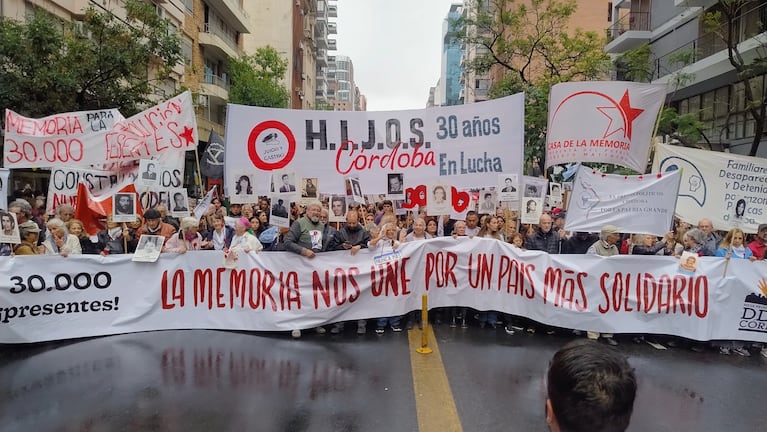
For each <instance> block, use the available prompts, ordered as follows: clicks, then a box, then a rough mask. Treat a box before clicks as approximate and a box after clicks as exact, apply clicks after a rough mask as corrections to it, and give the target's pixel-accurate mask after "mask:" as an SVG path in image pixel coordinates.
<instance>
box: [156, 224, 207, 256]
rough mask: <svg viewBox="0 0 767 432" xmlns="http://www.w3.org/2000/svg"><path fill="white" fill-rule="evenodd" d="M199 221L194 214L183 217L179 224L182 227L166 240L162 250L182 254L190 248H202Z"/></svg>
mask: <svg viewBox="0 0 767 432" xmlns="http://www.w3.org/2000/svg"><path fill="white" fill-rule="evenodd" d="M198 222H199V221H198V220H197V218H196V217H194V216H186V217H184V218H182V219H181V223H180V226H179V227H180V228H181V229H180V230H179V231H178V233H176V234H174V235H173V236H171V238H170V239H168V241H167V242H165V246H163V250H162V251H163V252H169V253H179V254H182V253H185V252H186V251H189V250H200V249H201V248H202V236H201V235H200V233H199V232H198V231H199V224H198Z"/></svg>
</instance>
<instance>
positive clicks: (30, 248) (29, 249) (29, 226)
mask: <svg viewBox="0 0 767 432" xmlns="http://www.w3.org/2000/svg"><path fill="white" fill-rule="evenodd" d="M39 235H40V227H38V226H37V224H36V223H34V222H32V221H26V222H24V223H21V224H19V236H20V237H21V243H19V244H18V245H16V247H15V248H14V249H13V253H14V254H15V255H40V254H41V253H42V250H41V246H38V245H37V238H38V236H39Z"/></svg>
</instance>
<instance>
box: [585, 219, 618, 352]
mask: <svg viewBox="0 0 767 432" xmlns="http://www.w3.org/2000/svg"><path fill="white" fill-rule="evenodd" d="M620 238H621V235H620V231H618V227H616V226H615V225H605V226H603V227H602V230H601V231H600V232H599V240H597V241H596V242H595V243H594V244H593V245H591V247H590V248H589V250H587V251H586V254H587V255H599V256H603V257H609V256H614V255H618V254H619V253H620V251H619V250H618V246H616V243H618V240H620ZM586 335H587V336H588V338H589V339H599V336H600V335H599V332H591V331H590V332H586ZM602 337H603V338H605V341H606V342H607V343H608V344H610V345H613V346H615V345H618V341H616V340H615V339H613V335H612V333H602Z"/></svg>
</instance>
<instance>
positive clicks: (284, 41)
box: [220, 0, 320, 109]
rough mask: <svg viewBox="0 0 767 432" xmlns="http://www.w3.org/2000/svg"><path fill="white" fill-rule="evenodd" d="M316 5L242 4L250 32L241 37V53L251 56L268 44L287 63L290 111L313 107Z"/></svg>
mask: <svg viewBox="0 0 767 432" xmlns="http://www.w3.org/2000/svg"><path fill="white" fill-rule="evenodd" d="M220 1H225V2H230V1H237V0H220ZM239 1H245V0H239ZM318 3H319V1H318V0H291V1H287V0H260V1H258V2H255V1H245V3H243V4H244V5H246V7H247V9H248V14H249V16H250V19H249V23H250V26H251V30H252V31H251V32H249V33H248V34H245V35H244V37H243V41H242V48H243V52H245V53H246V54H253V53H254V52H256V50H257V49H258V48H259V47H263V46H267V45H268V46H271V47H273V48H274V49H276V50H277V52H278V53H280V54H281V55H282V56H283V58H284V59H285V60H287V62H288V70H287V74H286V76H285V80H284V85H285V87H286V88H287V89H288V90H289V91H290V103H289V105H288V106H289V107H290V108H294V109H312V108H313V107H314V105H315V98H314V95H315V88H316V83H315V76H314V71H315V61H316V60H315V59H316V51H315V49H316V46H319V44H320V41H319V39H317V38H316V37H315V32H316V31H317V29H316V27H317V21H318V17H319V15H320V12H319V11H318V10H317V4H318Z"/></svg>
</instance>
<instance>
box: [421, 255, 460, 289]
mask: <svg viewBox="0 0 767 432" xmlns="http://www.w3.org/2000/svg"><path fill="white" fill-rule="evenodd" d="M457 262H458V254H456V253H455V252H444V251H440V252H437V253H431V252H430V253H427V254H426V271H425V272H424V276H425V282H426V291H429V288H430V287H431V282H432V276H433V277H434V281H435V282H436V285H437V288H443V287H446V286H447V285H448V284H450V282H451V280H452V285H453V287H454V288H458V281H457V280H456V277H455V272H454V270H455V264H456V263H457Z"/></svg>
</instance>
